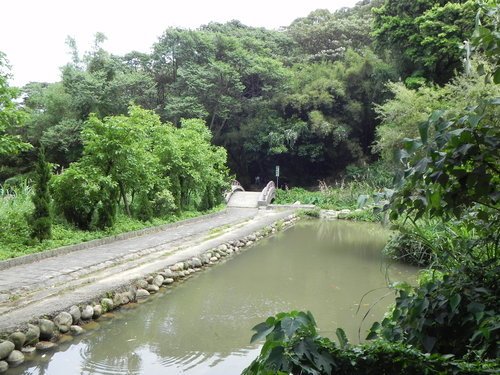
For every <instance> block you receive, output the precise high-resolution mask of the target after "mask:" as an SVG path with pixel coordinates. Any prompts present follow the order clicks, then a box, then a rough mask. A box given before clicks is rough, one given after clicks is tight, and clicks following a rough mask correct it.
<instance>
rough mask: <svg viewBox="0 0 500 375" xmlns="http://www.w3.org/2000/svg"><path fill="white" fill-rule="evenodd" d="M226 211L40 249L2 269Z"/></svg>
mask: <svg viewBox="0 0 500 375" xmlns="http://www.w3.org/2000/svg"><path fill="white" fill-rule="evenodd" d="M226 213H227V207H226V208H224V209H222V210H220V211H217V212H213V213H210V214H206V215H200V216H196V217H192V218H189V219H184V220H180V221H176V222H174V223H168V224H162V225H159V226H156V227H148V228H144V229H138V230H134V231H131V232H125V233H120V234H115V235H113V236H109V237H103V238H98V239H95V240H90V241H87V242H81V243H78V244H74V245H67V246H63V247H58V248H55V249H51V250H45V251H40V252H38V253H33V254H28V255H23V256H20V257H16V258H11V259H6V260H1V261H0V271H2V270H5V269H7V268H12V267H15V266H21V265H23V264H28V263H34V262H38V261H40V260H42V259H46V258H52V257H56V256H59V255H65V254H69V253H72V252H76V251H80V250H85V249H88V248H91V247H97V246H101V245H107V244H110V243H113V242H117V241H122V240H128V239H130V238H135V237H141V236H144V235H146V234H152V233H158V232H161V231H163V230H166V229H169V228H175V227H178V226H180V225H184V224H189V223H196V222H197V221H201V220H205V219H209V218H212V217H215V216H217V215H220V214H224V215H225V214H226Z"/></svg>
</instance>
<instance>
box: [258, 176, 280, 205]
mask: <svg viewBox="0 0 500 375" xmlns="http://www.w3.org/2000/svg"><path fill="white" fill-rule="evenodd" d="M275 196H276V185H275V184H274V181H269V182H268V184H267V185H266V187H265V188H264V189H263V190H262V192H261V193H260V196H259V207H260V206H267V205H268V204H270V203H271V201H272V200H273V199H274V198H275Z"/></svg>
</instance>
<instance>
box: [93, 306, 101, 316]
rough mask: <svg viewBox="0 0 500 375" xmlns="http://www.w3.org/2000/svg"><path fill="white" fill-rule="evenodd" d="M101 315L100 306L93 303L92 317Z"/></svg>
mask: <svg viewBox="0 0 500 375" xmlns="http://www.w3.org/2000/svg"><path fill="white" fill-rule="evenodd" d="M101 315H102V306H101V305H95V306H94V319H97V318H99V317H100V316H101Z"/></svg>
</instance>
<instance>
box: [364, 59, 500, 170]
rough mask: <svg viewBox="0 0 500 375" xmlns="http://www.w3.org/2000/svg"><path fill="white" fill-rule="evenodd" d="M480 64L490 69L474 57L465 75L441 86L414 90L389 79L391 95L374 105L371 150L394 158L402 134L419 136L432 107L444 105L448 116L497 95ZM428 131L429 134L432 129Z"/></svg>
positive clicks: (401, 141) (401, 139)
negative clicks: (374, 135) (374, 137)
mask: <svg viewBox="0 0 500 375" xmlns="http://www.w3.org/2000/svg"><path fill="white" fill-rule="evenodd" d="M481 65H483V69H487V70H488V69H489V64H487V63H485V62H484V61H482V60H481V59H479V58H476V59H474V60H472V67H471V72H470V74H469V75H468V76H466V75H460V76H458V77H456V78H455V79H453V80H452V81H451V82H450V83H448V84H447V85H445V86H444V87H436V86H422V87H419V88H417V89H415V90H413V89H410V88H408V87H407V86H405V85H403V84H402V83H390V84H389V85H388V88H389V90H390V91H391V92H392V93H393V95H394V98H393V99H391V100H388V101H387V102H385V103H384V104H382V105H377V106H376V112H377V114H378V116H379V118H380V119H381V124H380V125H379V126H378V127H377V131H376V132H377V140H376V144H375V147H374V148H373V150H374V151H375V152H378V153H380V154H381V156H382V158H383V159H384V160H386V161H387V162H391V161H392V162H393V161H394V159H395V157H396V158H397V152H398V151H399V150H400V149H401V148H403V146H404V142H405V141H404V140H405V138H416V137H418V136H419V130H418V129H419V125H420V124H421V123H422V122H425V121H427V120H428V118H429V116H430V115H431V114H432V113H433V112H434V111H436V110H438V109H443V108H444V109H446V110H447V111H448V113H449V114H450V116H457V117H458V116H460V114H461V113H462V112H463V109H464V108H466V107H468V106H469V105H470V103H472V102H476V101H478V100H482V99H486V98H494V97H497V96H499V95H500V87H496V86H495V85H491V84H489V83H488V82H485V80H484V77H482V76H481V75H480V74H479V73H478V70H479V66H481ZM429 132H430V133H431V134H432V129H430V130H429Z"/></svg>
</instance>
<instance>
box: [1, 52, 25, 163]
mask: <svg viewBox="0 0 500 375" xmlns="http://www.w3.org/2000/svg"><path fill="white" fill-rule="evenodd" d="M8 67H9V66H8V64H7V59H6V57H5V54H4V53H3V52H2V51H0V156H2V155H7V154H15V153H18V152H20V151H23V150H29V149H30V148H31V145H29V144H27V143H25V142H22V141H21V138H20V137H19V136H16V135H14V134H12V130H13V128H14V127H16V126H18V125H19V124H20V123H22V122H23V121H24V119H25V114H24V112H23V111H21V110H20V109H19V108H18V105H17V104H16V103H15V99H16V98H17V97H18V95H19V92H18V91H17V90H16V89H14V88H12V87H9V84H8V78H9V74H8Z"/></svg>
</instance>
